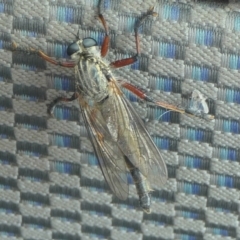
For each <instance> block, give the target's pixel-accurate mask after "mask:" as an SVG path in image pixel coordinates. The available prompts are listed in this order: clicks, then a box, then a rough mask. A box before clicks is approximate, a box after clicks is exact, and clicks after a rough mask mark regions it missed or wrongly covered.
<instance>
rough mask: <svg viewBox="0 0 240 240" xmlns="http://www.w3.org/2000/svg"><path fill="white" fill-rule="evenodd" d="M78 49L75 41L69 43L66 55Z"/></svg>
mask: <svg viewBox="0 0 240 240" xmlns="http://www.w3.org/2000/svg"><path fill="white" fill-rule="evenodd" d="M77 51H79V46H78V44H77V43H76V42H74V43H71V44H70V45H69V46H68V48H67V55H68V56H71V55H72V54H74V53H76V52H77Z"/></svg>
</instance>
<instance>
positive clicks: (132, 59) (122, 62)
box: [110, 8, 157, 68]
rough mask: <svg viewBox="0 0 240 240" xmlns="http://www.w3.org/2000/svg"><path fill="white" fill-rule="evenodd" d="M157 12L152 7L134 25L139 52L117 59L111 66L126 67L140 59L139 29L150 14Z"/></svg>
mask: <svg viewBox="0 0 240 240" xmlns="http://www.w3.org/2000/svg"><path fill="white" fill-rule="evenodd" d="M156 15H157V13H156V12H154V11H153V8H150V9H149V10H148V11H147V12H146V13H145V14H143V15H142V16H141V17H140V18H139V19H138V20H137V21H136V24H135V27H134V32H135V42H136V50H137V54H136V55H135V56H133V57H130V58H125V59H121V60H117V61H115V62H112V63H111V64H110V66H111V67H114V68H120V67H124V66H127V65H130V64H133V63H135V62H136V61H137V60H138V57H139V55H140V40H139V35H138V30H139V28H140V27H141V26H142V24H143V22H144V21H146V19H148V18H149V16H156Z"/></svg>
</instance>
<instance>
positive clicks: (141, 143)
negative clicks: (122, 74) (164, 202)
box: [112, 80, 168, 186]
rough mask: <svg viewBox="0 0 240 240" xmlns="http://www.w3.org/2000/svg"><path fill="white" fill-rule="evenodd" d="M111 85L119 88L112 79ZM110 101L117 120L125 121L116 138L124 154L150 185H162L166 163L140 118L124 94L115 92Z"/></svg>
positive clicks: (165, 173)
mask: <svg viewBox="0 0 240 240" xmlns="http://www.w3.org/2000/svg"><path fill="white" fill-rule="evenodd" d="M113 85H114V86H113V88H118V89H119V87H118V85H117V82H116V81H114V80H113ZM112 102H113V103H114V104H115V107H114V108H113V109H118V111H117V112H116V113H115V114H116V115H117V119H118V122H119V123H120V122H121V121H122V122H125V125H124V124H123V128H122V130H121V131H120V133H119V138H118V142H120V144H119V146H120V148H121V149H122V151H123V152H124V155H125V156H126V157H127V158H128V159H129V161H131V163H132V164H133V165H134V166H135V167H136V168H138V169H139V170H140V172H141V173H142V174H143V175H144V176H145V177H146V178H147V179H148V180H149V181H150V182H151V184H152V185H157V186H160V185H163V184H164V183H165V182H166V180H167V177H168V174H167V168H166V164H165V162H164V160H163V158H162V156H161V154H160V152H159V150H158V148H157V147H156V145H155V144H154V142H153V140H152V139H151V137H150V135H149V133H148V131H147V130H146V128H145V126H144V124H143V122H142V120H141V119H140V118H139V116H138V115H137V113H136V111H135V109H134V108H133V106H132V105H131V104H130V102H129V101H128V100H127V99H126V97H125V96H124V95H119V94H115V95H114V99H113V101H112ZM121 143H122V144H121ZM133 145H135V146H134V147H135V148H134V147H133ZM131 148H132V149H131Z"/></svg>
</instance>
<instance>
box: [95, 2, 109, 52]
mask: <svg viewBox="0 0 240 240" xmlns="http://www.w3.org/2000/svg"><path fill="white" fill-rule="evenodd" d="M101 4H102V0H99V2H98V18H99V20H100V21H101V23H102V25H103V27H104V31H105V37H104V40H103V43H102V47H101V56H102V57H105V56H106V55H107V52H108V48H109V41H110V37H109V31H108V26H107V23H106V21H105V18H104V17H103V15H102V13H101Z"/></svg>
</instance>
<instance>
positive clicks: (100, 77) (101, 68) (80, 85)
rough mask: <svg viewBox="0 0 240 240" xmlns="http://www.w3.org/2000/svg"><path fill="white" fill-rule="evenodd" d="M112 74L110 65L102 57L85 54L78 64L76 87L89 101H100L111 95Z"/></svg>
mask: <svg viewBox="0 0 240 240" xmlns="http://www.w3.org/2000/svg"><path fill="white" fill-rule="evenodd" d="M110 75H111V73H110V70H109V68H108V66H107V65H106V64H105V63H104V62H103V61H102V60H101V59H100V58H98V57H95V56H93V55H90V54H83V55H81V56H80V59H79V62H78V64H77V65H76V89H77V90H78V91H79V92H80V93H81V94H82V95H83V96H84V97H85V98H86V100H87V101H91V102H95V103H99V102H101V101H102V100H103V99H105V98H107V97H108V95H109V90H108V77H109V76H110Z"/></svg>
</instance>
